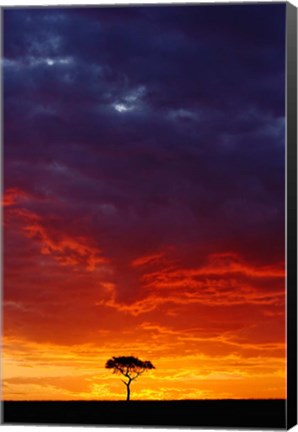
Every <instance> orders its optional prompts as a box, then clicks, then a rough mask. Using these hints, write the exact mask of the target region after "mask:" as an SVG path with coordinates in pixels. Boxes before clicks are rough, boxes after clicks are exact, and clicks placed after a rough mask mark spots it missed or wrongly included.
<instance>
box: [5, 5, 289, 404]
mask: <svg viewBox="0 0 298 432" xmlns="http://www.w3.org/2000/svg"><path fill="white" fill-rule="evenodd" d="M3 23H4V47H3V80H4V85H3V91H4V101H3V108H4V187H3V208H4V222H3V223H4V228H3V235H4V290H3V311H4V324H3V341H2V342H3V354H2V372H3V374H2V390H3V397H4V399H6V400H45V399H51V400H72V399H84V400H91V399H92V400H94V399H98V400H105V399H112V400H115V399H123V398H125V392H126V389H125V387H124V385H123V384H122V382H121V380H120V378H119V376H115V375H113V374H112V373H111V371H110V370H107V369H105V363H106V361H107V360H108V359H109V358H111V357H112V356H122V355H124V356H125V355H128V356H130V355H133V356H136V357H139V358H140V359H141V360H150V361H151V362H152V363H153V364H154V366H155V368H156V369H155V370H153V371H150V372H148V373H146V374H144V375H143V376H142V377H140V378H139V379H137V380H136V381H134V382H133V384H132V388H131V391H132V394H131V396H132V399H186V398H187V399H216V398H219V399H224V398H284V397H285V390H286V389H285V362H286V358H285V328H284V319H285V310H284V308H285V247H284V243H285V236H284V234H285V180H284V178H285V138H284V137H285V94H284V90H285V4H284V3H281V4H269V3H267V4H263V5H262V4H246V5H228V6H224V5H197V6H163V7H161V6H146V7H145V6H143V7H141V6H130V7H117V8H115V7H114V8H113V7H105V8H100V7H99V8H93V7H89V8H79V7H75V8H70V7H68V8H62V7H61V8H57V7H56V8H52V7H51V8H50V7H39V8H34V9H29V8H27V9H26V8H15V9H13V8H11V9H9V8H6V9H5V10H4V16H3Z"/></svg>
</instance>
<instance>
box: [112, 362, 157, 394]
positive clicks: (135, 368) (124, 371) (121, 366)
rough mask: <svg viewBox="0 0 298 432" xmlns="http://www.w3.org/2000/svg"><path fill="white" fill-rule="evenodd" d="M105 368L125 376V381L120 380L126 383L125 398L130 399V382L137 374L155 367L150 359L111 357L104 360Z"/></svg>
mask: <svg viewBox="0 0 298 432" xmlns="http://www.w3.org/2000/svg"><path fill="white" fill-rule="evenodd" d="M106 368H107V369H113V373H114V374H121V375H123V376H124V377H125V378H127V380H126V381H124V380H121V381H122V382H123V383H124V384H125V385H126V391H127V393H126V400H127V401H129V400H130V384H131V383H132V381H134V380H135V379H136V378H138V376H140V375H141V374H142V373H144V372H145V371H147V370H150V369H155V367H154V366H153V364H152V363H151V362H150V361H147V360H146V361H142V360H139V359H138V358H137V357H132V356H130V357H124V356H122V357H112V358H111V359H109V360H108V361H107V362H106Z"/></svg>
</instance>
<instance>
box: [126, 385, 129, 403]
mask: <svg viewBox="0 0 298 432" xmlns="http://www.w3.org/2000/svg"><path fill="white" fill-rule="evenodd" d="M126 390H127V395H126V400H127V401H129V400H130V383H128V384H126Z"/></svg>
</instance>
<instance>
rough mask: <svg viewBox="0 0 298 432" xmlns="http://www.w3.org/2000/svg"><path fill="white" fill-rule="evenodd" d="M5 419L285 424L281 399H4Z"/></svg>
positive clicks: (139, 423)
mask: <svg viewBox="0 0 298 432" xmlns="http://www.w3.org/2000/svg"><path fill="white" fill-rule="evenodd" d="M2 408H3V414H2V415H3V418H2V422H3V423H6V424H8V423H10V424H13V423H14V424H17V423H19V424H24V423H31V424H60V425H62V424H64V425H74V424H76V425H111V426H112V425H115V426H119V425H126V426H164V427H165V426H172V427H174V426H176V427H183V426H185V427H213V426H214V427H235V428H240V427H243V428H258V429H262V428H270V429H277V428H285V426H286V425H285V401H284V400H183V401H130V402H125V401H123V402H122V401H121V402H120V401H119V402H118V401H116V402H112V401H111V402H110V401H86V402H85V401H71V402H44V401H42V402H8V401H6V402H3V406H2Z"/></svg>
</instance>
